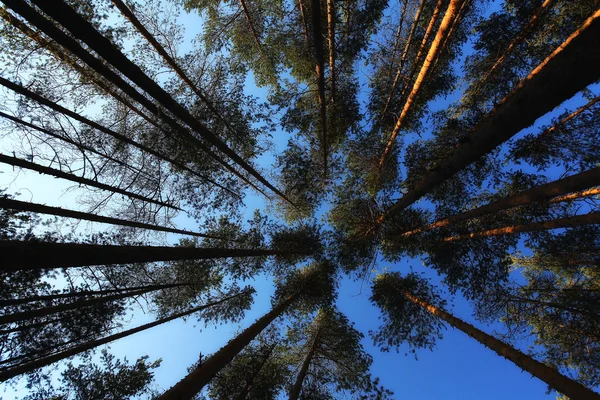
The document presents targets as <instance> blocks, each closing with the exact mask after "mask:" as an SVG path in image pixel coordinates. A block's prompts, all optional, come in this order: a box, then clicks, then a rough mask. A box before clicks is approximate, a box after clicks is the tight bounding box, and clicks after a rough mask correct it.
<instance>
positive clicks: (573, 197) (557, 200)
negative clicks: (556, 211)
mask: <svg viewBox="0 0 600 400" xmlns="http://www.w3.org/2000/svg"><path fill="white" fill-rule="evenodd" d="M599 194H600V188H594V189H589V190H582V191H581V192H575V193H571V194H566V195H564V196H558V197H555V198H553V199H550V201H548V203H550V204H553V203H562V202H563V201H571V200H576V199H581V198H583V197H590V196H597V195H599Z"/></svg>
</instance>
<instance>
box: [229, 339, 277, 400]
mask: <svg viewBox="0 0 600 400" xmlns="http://www.w3.org/2000/svg"><path fill="white" fill-rule="evenodd" d="M275 346H276V345H272V346H271V347H269V351H268V352H267V354H265V356H264V357H263V358H262V360H261V362H260V365H259V366H258V368H256V370H255V371H254V373H253V374H252V376H251V377H250V379H249V380H248V382H246V384H245V385H244V388H243V389H242V391H241V392H240V393H239V395H238V396H237V397H236V400H245V399H246V397H248V393H250V389H251V388H252V385H253V384H254V380H255V379H256V377H257V376H258V375H259V374H260V371H261V370H262V369H263V367H264V366H265V364H266V363H267V361H269V358H270V357H271V354H273V350H274V349H275Z"/></svg>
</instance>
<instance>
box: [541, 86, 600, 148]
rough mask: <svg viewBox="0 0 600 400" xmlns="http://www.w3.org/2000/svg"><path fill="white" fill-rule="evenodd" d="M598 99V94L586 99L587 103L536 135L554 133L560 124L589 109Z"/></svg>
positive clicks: (599, 98) (599, 97)
mask: <svg viewBox="0 0 600 400" xmlns="http://www.w3.org/2000/svg"><path fill="white" fill-rule="evenodd" d="M599 101H600V96H596V97H594V98H593V99H592V100H590V101H588V102H587V104H585V105H584V106H581V107H579V108H578V109H577V110H575V111H573V112H572V113H571V114H569V115H567V116H566V117H564V118H563V119H561V120H560V121H558V122H557V123H556V124H554V125H552V126H551V127H549V128H548V129H545V130H544V131H543V132H542V133H540V134H539V135H538V137H539V138H542V137H544V136H546V135H550V134H551V133H554V132H555V131H556V130H558V129H559V128H560V127H561V126H563V125H564V124H566V123H567V122H569V121H570V120H572V119H573V118H575V117H576V116H578V115H580V114H581V113H583V112H585V111H587V110H589V109H590V107H592V106H593V105H594V104H596V103H598V102H599Z"/></svg>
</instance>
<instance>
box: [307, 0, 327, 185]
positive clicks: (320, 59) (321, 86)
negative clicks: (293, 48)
mask: <svg viewBox="0 0 600 400" xmlns="http://www.w3.org/2000/svg"><path fill="white" fill-rule="evenodd" d="M310 16H311V25H312V31H313V41H314V43H313V45H314V48H315V60H316V62H317V65H316V66H315V72H316V73H317V87H318V91H317V92H318V96H319V116H320V120H321V148H322V151H323V176H324V177H325V178H326V177H327V160H328V157H329V155H328V152H329V150H328V145H327V104H326V101H325V70H324V69H325V57H324V55H323V31H322V29H321V1H320V0H311V2H310Z"/></svg>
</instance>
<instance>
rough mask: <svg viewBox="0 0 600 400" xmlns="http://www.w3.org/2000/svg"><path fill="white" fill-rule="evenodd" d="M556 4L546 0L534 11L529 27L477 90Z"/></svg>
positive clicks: (520, 34) (503, 55)
mask: <svg viewBox="0 0 600 400" xmlns="http://www.w3.org/2000/svg"><path fill="white" fill-rule="evenodd" d="M554 3H556V0H545V1H544V2H543V3H542V5H541V6H539V7H538V8H537V10H535V11H534V13H533V15H532V16H531V19H530V20H529V22H528V23H527V25H525V26H524V27H523V29H522V30H521V32H519V34H518V35H517V36H516V37H515V38H514V39H513V40H512V42H510V44H509V45H508V47H507V48H506V50H504V53H502V55H501V56H500V57H499V58H498V59H497V60H496V62H494V65H492V68H490V69H489V70H488V72H487V73H486V74H485V75H484V76H483V78H482V79H481V80H479V81H478V82H477V84H476V86H475V88H476V90H477V88H479V87H481V86H482V85H483V84H484V83H485V82H486V81H487V80H488V79H489V78H490V76H492V74H493V73H494V72H495V71H496V69H497V68H499V67H500V66H501V65H502V64H503V63H504V61H506V59H507V58H508V57H509V56H510V55H511V53H512V52H513V50H514V49H515V48H516V47H517V46H518V45H519V44H521V43H522V42H523V41H524V40H525V38H526V37H527V35H529V34H530V33H531V32H532V31H533V29H534V28H535V27H536V26H537V25H538V24H539V22H540V19H541V18H542V17H543V16H544V14H546V13H547V12H548V11H549V10H550V8H552V7H553V6H554Z"/></svg>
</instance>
